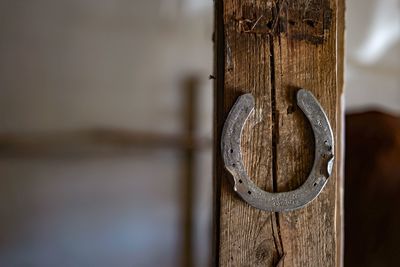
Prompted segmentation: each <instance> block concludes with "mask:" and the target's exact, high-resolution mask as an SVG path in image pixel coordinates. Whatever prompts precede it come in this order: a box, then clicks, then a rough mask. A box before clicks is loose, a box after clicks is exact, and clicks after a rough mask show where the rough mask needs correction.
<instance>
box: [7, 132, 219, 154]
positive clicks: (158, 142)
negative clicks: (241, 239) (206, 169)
mask: <svg viewBox="0 0 400 267" xmlns="http://www.w3.org/2000/svg"><path fill="white" fill-rule="evenodd" d="M210 144H211V141H210V140H209V139H207V138H197V139H196V138H192V137H189V136H187V135H173V134H162V133H155V132H138V131H133V130H124V129H88V130H76V131H65V132H63V131H60V132H45V133H34V134H32V133H25V134H21V133H2V134H0V157H1V158H6V157H11V158H13V157H14V158H15V157H18V158H20V157H69V156H70V157H75V156H77V157H81V156H102V155H103V156H104V155H106V156H108V155H112V154H116V153H117V154H118V153H130V152H132V151H133V150H134V149H176V150H186V149H203V148H206V147H209V146H210Z"/></svg>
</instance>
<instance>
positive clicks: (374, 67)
mask: <svg viewBox="0 0 400 267" xmlns="http://www.w3.org/2000/svg"><path fill="white" fill-rule="evenodd" d="M346 57H347V58H346V69H345V95H346V99H345V101H346V109H347V111H349V112H359V111H363V110H368V109H371V108H374V109H380V110H382V111H387V112H391V113H394V114H400V2H399V1H398V0H352V1H346Z"/></svg>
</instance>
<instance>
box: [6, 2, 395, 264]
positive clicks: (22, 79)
mask: <svg viewBox="0 0 400 267" xmlns="http://www.w3.org/2000/svg"><path fill="white" fill-rule="evenodd" d="M399 8H400V6H399V1H398V0H384V1H382V0H381V1H378V0H353V1H348V3H347V15H346V20H347V23H346V24H347V26H346V27H347V33H346V50H347V51H346V53H347V60H346V73H345V80H346V86H345V92H346V95H345V101H346V102H345V107H346V114H347V124H346V144H347V146H348V148H347V150H346V175H347V176H346V189H345V190H346V191H345V194H346V198H345V199H346V201H345V209H346V217H345V218H346V219H345V220H346V221H345V223H346V246H345V248H346V253H345V264H346V266H395V265H385V260H386V261H387V260H389V259H383V257H388V255H389V256H390V255H394V253H400V251H399V249H398V247H397V245H396V244H395V243H393V242H395V241H396V240H397V241H398V240H400V235H399V234H398V232H399V230H396V229H397V228H398V227H397V226H398V225H400V220H398V218H397V217H396V215H395V206H396V205H395V204H396V203H397V201H400V199H399V198H400V170H399V169H400V155H399V154H400V152H399V151H400V122H399V117H398V116H399V114H400V11H399ZM212 32H213V2H212V1H211V0H207V1H204V0H148V1H126V0H79V1H78V0H69V1H65V0H35V1H15V0H0V59H1V60H0V184H1V186H0V266H34V267H36V266H60V267H63V266H65V267H67V266H121V267H122V266H140V267H142V266H143V267H147V266H165V267H168V266H190V265H192V266H209V265H210V258H211V256H210V251H211V221H212V218H211V209H212V203H211V200H212V196H211V192H212V121H213V119H212V108H213V107H212V102H213V100H212V97H213V92H212V90H213V89H212V84H213V81H212V77H209V76H210V74H212V72H213V70H212V69H213V43H212V40H211V39H212ZM210 78H211V79H210ZM360 185H362V186H360ZM347 196H349V197H347ZM376 199H381V202H379V201H376ZM385 201H386V202H385ZM350 204H351V205H350ZM382 207H386V209H384V208H382ZM356 211H357V212H356ZM368 222H370V224H369V223H368ZM347 226H348V227H347ZM361 226H362V227H361ZM382 228H385V229H387V231H386V232H387V233H386V232H385V233H386V234H382ZM374 231H380V234H377V233H376V232H374ZM396 231H397V232H396ZM396 233H397V234H396ZM347 236H348V237H349V238H347ZM360 240H361V241H360ZM397 243H398V242H397ZM351 249H353V250H352V251H353V253H348V250H349V251H350V250H351ZM367 255H368V256H367ZM368 257H370V258H368ZM373 257H374V258H373ZM389 258H394V257H389ZM368 264H370V265H368ZM371 264H372V265H371Z"/></svg>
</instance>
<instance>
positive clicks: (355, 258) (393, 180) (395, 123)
mask: <svg viewBox="0 0 400 267" xmlns="http://www.w3.org/2000/svg"><path fill="white" fill-rule="evenodd" d="M346 148H347V149H346V157H345V158H346V187H345V191H346V195H345V196H346V198H345V211H346V217H345V219H346V223H345V225H346V227H345V232H346V238H345V256H344V263H345V266H346V267H347V266H350V267H375V266H398V265H399V260H398V258H397V255H400V246H399V242H400V228H399V225H400V214H399V212H398V203H400V116H393V115H389V114H385V113H382V112H377V111H369V112H364V113H355V114H347V115H346Z"/></svg>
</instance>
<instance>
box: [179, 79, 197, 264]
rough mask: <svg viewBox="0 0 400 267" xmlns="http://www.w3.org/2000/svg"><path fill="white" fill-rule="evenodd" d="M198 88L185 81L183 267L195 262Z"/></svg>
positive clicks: (193, 82)
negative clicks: (194, 231)
mask: <svg viewBox="0 0 400 267" xmlns="http://www.w3.org/2000/svg"><path fill="white" fill-rule="evenodd" d="M197 87H198V80H197V79H196V78H195V77H188V78H187V79H186V80H185V81H184V86H183V89H184V94H183V95H184V96H185V97H184V98H183V101H184V110H183V121H184V127H185V138H186V139H187V140H186V141H187V144H188V145H187V146H185V148H184V150H183V157H184V159H183V161H182V169H183V176H182V191H181V192H182V206H183V207H182V212H183V213H182V215H183V218H182V219H183V220H182V222H183V242H182V245H183V247H182V256H183V257H182V266H184V267H191V266H193V265H194V262H193V260H194V259H193V225H194V220H193V218H194V214H193V211H194V188H193V187H194V182H195V181H194V179H195V163H196V162H195V146H194V143H195V137H196V136H195V135H196V128H195V126H196V119H197V106H196V103H197V99H196V94H197Z"/></svg>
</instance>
